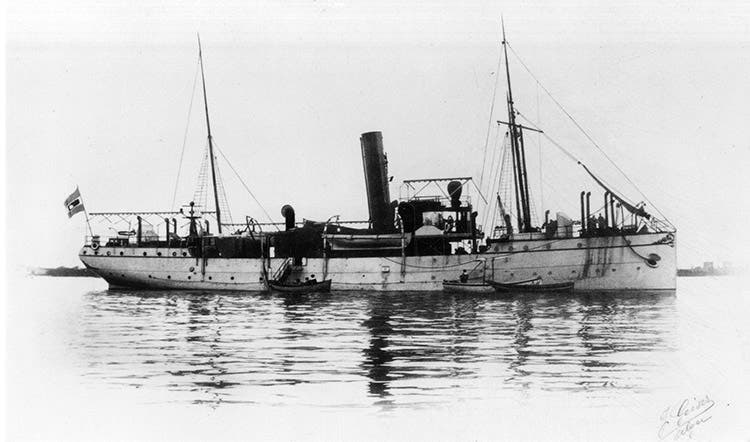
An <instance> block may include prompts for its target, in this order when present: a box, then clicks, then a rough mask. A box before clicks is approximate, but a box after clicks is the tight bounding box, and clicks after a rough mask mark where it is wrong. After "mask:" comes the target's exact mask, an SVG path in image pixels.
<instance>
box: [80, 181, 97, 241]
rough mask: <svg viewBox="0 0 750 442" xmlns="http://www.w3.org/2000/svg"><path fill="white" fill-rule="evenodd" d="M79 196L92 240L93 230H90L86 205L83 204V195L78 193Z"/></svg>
mask: <svg viewBox="0 0 750 442" xmlns="http://www.w3.org/2000/svg"><path fill="white" fill-rule="evenodd" d="M77 189H78V186H76V190H77ZM79 198H81V206H83V215H84V216H85V217H86V225H87V226H88V227H89V233H90V234H91V240H92V241H93V240H94V231H93V230H91V222H89V212H88V211H87V210H86V205H85V204H83V195H80V196H79Z"/></svg>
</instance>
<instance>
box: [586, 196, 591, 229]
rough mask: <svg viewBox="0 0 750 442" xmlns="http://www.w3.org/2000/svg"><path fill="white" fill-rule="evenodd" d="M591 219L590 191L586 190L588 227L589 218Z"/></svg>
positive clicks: (587, 225)
mask: <svg viewBox="0 0 750 442" xmlns="http://www.w3.org/2000/svg"><path fill="white" fill-rule="evenodd" d="M590 219H591V192H586V227H588V228H589V229H590V228H591V226H590V225H589V220H590Z"/></svg>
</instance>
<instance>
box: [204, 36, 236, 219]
mask: <svg viewBox="0 0 750 442" xmlns="http://www.w3.org/2000/svg"><path fill="white" fill-rule="evenodd" d="M198 59H199V60H200V65H201V82H202V84H203V106H204V108H205V109H206V129H207V130H208V156H209V158H210V160H211V183H212V184H213V189H214V204H215V207H216V225H217V227H218V229H219V234H221V208H220V207H219V190H218V188H217V186H216V165H215V164H214V161H215V159H214V143H213V138H212V137H211V121H210V120H209V118H208V97H207V95H206V76H205V74H204V72H203V50H202V49H201V36H200V34H198ZM230 222H231V221H230Z"/></svg>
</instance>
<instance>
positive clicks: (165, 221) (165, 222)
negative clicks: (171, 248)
mask: <svg viewBox="0 0 750 442" xmlns="http://www.w3.org/2000/svg"><path fill="white" fill-rule="evenodd" d="M164 225H165V226H167V246H168V245H169V218H164Z"/></svg>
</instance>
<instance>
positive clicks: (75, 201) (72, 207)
mask: <svg viewBox="0 0 750 442" xmlns="http://www.w3.org/2000/svg"><path fill="white" fill-rule="evenodd" d="M65 207H66V208H67V209H68V218H70V217H72V216H73V215H75V214H76V213H78V212H83V211H84V210H86V209H84V208H83V201H81V192H79V191H78V187H76V190H75V192H73V193H71V194H70V196H69V197H68V198H66V199H65Z"/></svg>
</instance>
